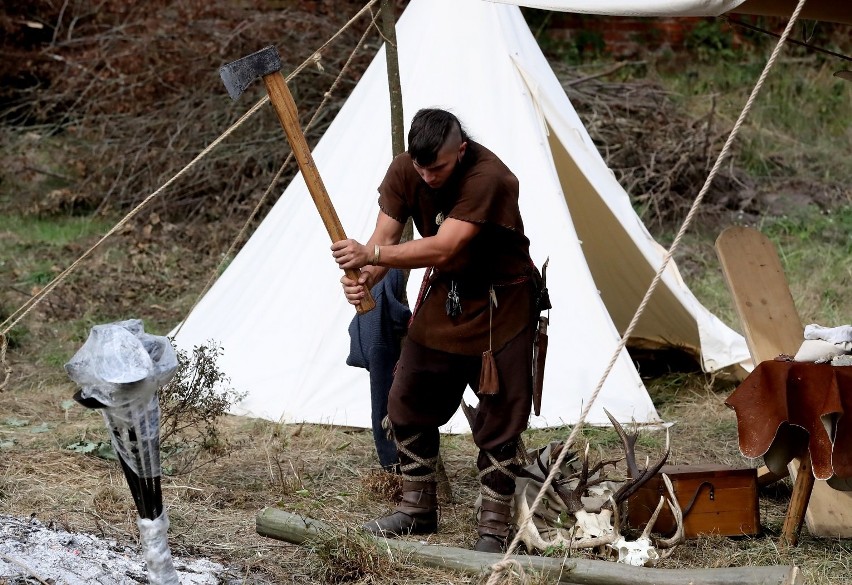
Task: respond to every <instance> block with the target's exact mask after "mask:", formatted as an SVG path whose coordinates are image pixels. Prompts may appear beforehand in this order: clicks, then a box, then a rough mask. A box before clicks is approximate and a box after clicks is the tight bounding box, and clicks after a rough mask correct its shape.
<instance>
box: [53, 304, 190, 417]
mask: <svg viewBox="0 0 852 585" xmlns="http://www.w3.org/2000/svg"><path fill="white" fill-rule="evenodd" d="M177 368H178V360H177V355H176V354H175V350H174V348H173V347H172V344H171V342H170V341H169V339H168V338H167V337H161V336H156V335H150V334H148V333H145V330H144V328H143V326H142V321H140V320H139V319H130V320H128V321H117V322H115V323H108V324H106V325H95V326H94V327H92V330H91V332H90V333H89V337H88V339H86V343H84V344H83V347H81V348H80V349H79V350H78V351H77V353H76V354H74V357H72V358H71V360H70V361H69V362H68V363H67V364H65V371H66V372H67V373H68V376H69V377H70V378H71V379H72V380H74V381H75V382H76V383H77V384H78V385H79V386H80V395H81V396H82V398H84V399H94V400H97V401H98V402H100V403H101V405H103V406H108V407H112V406H133V407H136V408H139V407H142V406H144V405H145V404H147V403H148V401H150V400H151V396H153V395H154V394H155V393H156V392H157V390H158V389H159V388H160V387H162V386H165V385H166V384H167V383H168V382H169V380H171V379H172V376H174V374H175V372H176V371H177Z"/></svg>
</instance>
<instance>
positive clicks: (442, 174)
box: [414, 140, 467, 189]
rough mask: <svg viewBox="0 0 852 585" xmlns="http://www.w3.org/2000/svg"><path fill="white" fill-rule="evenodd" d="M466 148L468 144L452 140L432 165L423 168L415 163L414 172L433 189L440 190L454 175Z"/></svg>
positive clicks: (439, 152) (442, 148)
mask: <svg viewBox="0 0 852 585" xmlns="http://www.w3.org/2000/svg"><path fill="white" fill-rule="evenodd" d="M466 148H467V142H458V141H456V140H450V141H449V142H447V144H444V146H443V147H441V150H440V151H438V156H437V157H435V161H434V162H433V163H432V164H431V165H429V166H425V167H422V166H420V165H419V164H417V163H416V162H415V163H414V170H416V171H417V174H418V175H420V178H421V179H423V182H425V183H426V184H427V185H429V186H430V187H431V188H432V189H440V188H441V187H443V186H444V183H446V182H447V179H449V178H450V175H452V174H453V171H454V170H455V168H456V165H457V164H459V162H461V159H462V157H463V156H464V151H465V149H466Z"/></svg>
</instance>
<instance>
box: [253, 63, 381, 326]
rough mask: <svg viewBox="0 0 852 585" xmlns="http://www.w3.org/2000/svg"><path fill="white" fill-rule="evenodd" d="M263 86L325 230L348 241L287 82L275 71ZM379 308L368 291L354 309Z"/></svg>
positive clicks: (357, 274) (333, 238) (356, 273)
mask: <svg viewBox="0 0 852 585" xmlns="http://www.w3.org/2000/svg"><path fill="white" fill-rule="evenodd" d="M263 83H264V84H265V85H266V91H267V92H268V93H269V101H270V102H272V106H273V107H274V108H275V112H276V113H277V114H278V119H279V120H280V121H281V126H282V127H283V128H284V133H285V134H286V135H287V140H288V141H289V142H290V146H291V147H292V148H293V154H294V155H295V156H296V162H297V163H298V164H299V170H301V171H302V177H304V179H305V184H307V186H308V191H310V193H311V197H312V198H313V200H314V204H316V206H317V211H319V214H320V217H321V218H322V222H323V223H324V224H325V229H326V230H327V231H328V235H329V236H330V237H331V241H332V243H334V242H339V241H340V240H345V239H346V232H344V231H343V226H342V225H341V224H340V219H339V218H338V217H337V212H336V211H335V210H334V206H333V205H332V204H331V199H330V198H329V196H328V191H326V189H325V185H324V184H323V182H322V177H320V174H319V171H318V170H317V166H316V164H315V163H314V157H313V156H311V149H310V148H309V147H308V142H307V140H305V135H304V133H303V132H302V127H301V126H300V125H299V113H298V111H297V110H296V102H295V101H293V95H292V94H291V93H290V89H289V88H288V87H287V82H286V81H285V80H284V76H283V75H281V72H279V71H276V72H275V73H272V74H270V75H264V76H263ZM346 276H348V277H349V278H351V279H353V280H358V278H359V277H360V276H361V271H360V270H358V269H355V270H346ZM375 306H376V301H375V300H373V296H372V295H371V294H370V290H369V289H367V296H366V297H364V298H363V299H361V303H360V304H359V305H356V306H355V309H356V310H357V311H358V313H366V312H368V311H371V310H372V309H373V308H374V307H375Z"/></svg>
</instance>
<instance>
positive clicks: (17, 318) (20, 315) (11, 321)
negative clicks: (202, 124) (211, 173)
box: [0, 0, 379, 367]
mask: <svg viewBox="0 0 852 585" xmlns="http://www.w3.org/2000/svg"><path fill="white" fill-rule="evenodd" d="M378 1H379V0H369V2H368V3H367V4H366V5H365V6H364V7H363V8H361V10H359V11H358V13H357V14H355V16H353V17H352V18H351V19H349V21H348V22H347V23H346V24H344V25H343V26H342V27H341V28H340V30H338V31H337V32H336V33H335V34H334V35H333V36H332V37H331V38H329V39H328V40H327V41H326V42H325V43H324V44H323V45H322V47H320V48H319V49H318V50H316V51H314V52H313V53H312V54H311V56H310V57H308V58H307V59H306V60H305V61H304V62H302V64H301V65H299V66H298V67H297V68H296V69H295V70H294V71H293V72H292V73H291V74H290V75H288V76H287V81H290V80H291V79H293V78H294V77H296V76H297V75H298V74H299V73H301V72H302V70H303V69H304V68H305V67H307V66H309V65H311V64H313V63H315V62H316V56H317V55H319V54H321V53H322V51H323V50H324V49H325V48H326V47H328V46H329V45H330V44H331V43H332V42H334V41H335V40H336V39H337V38H338V37H339V36H340V35H341V34H342V33H343V32H344V31H345V30H347V29H348V28H349V27H350V26H352V24H353V23H354V22H355V21H356V20H358V19H359V18H360V17H361V16H362V15H364V14H365V13H366V12H367V11H369V10H370V8H371V7H372V6H373V5H374V4H375V3H376V2H378ZM368 30H369V29H368ZM268 101H269V97H268V96H263V97H262V98H261V99H260V100H258V102H257V103H256V104H254V105H253V106H252V107H251V108H250V109H249V110H248V111H247V112H246V113H245V114H243V115H242V116H241V117H240V118H239V119H238V120H237V121H236V122H234V124H232V125H231V126H230V127H229V128H228V129H227V130H225V131H224V132H223V133H222V134H220V135H219V137H218V138H216V140H214V141H213V142H211V143H210V144H209V145H208V146H207V147H206V148H204V150H202V151H201V152H200V153H199V154H198V155H197V156H196V157H195V158H194V159H192V160H191V161H190V162H189V163H188V164H187V165H186V166H185V167H183V168H182V169H181V170H180V171H178V172H177V173H176V174H175V175H174V176H173V177H172V178H171V179H169V180H168V181H166V182H165V183H164V184H163V185H162V186H161V187H159V188H158V189H157V190H156V191H154V192H153V193H151V194H150V195H148V196H147V197H145V199H144V200H142V202H141V203H139V205H137V206H136V207H134V208H133V209H132V210H131V211H130V212H129V213H128V214H127V215H125V216H124V217H123V218H122V219H121V220H120V221H119V222H118V223H117V224H116V225H115V226H113V227H112V228H111V229H110V230H109V231H108V232H107V233H106V234H104V235H103V236H102V237H101V238H100V239H99V240H98V241H97V242H96V243H95V244H94V245H93V246H92V247H91V248H89V249H88V250H86V251H85V252H83V254H82V255H81V256H80V257H79V258H77V260H75V261H74V262H73V263H71V265H70V266H68V267H67V268H66V269H65V270H63V271H62V272H60V273H59V275H57V276H56V277H55V278H54V279H53V280H51V281H50V282H49V283H48V284H47V285H45V287H44V288H43V289H41V290H40V291H39V292H38V293H37V294H35V295H33V296H32V298H30V299H29V300H28V301H27V302H26V303H24V304H23V305H21V306H20V307H19V308H18V309H17V310H16V311H15V312H14V313H12V314H11V315H9V317H7V318H6V319H5V320H4V321H3V322H2V323H0V328H2V330H0V335H3V336H6V335H7V334H8V333H9V332H10V331H11V330H12V328H13V327H14V326H15V325H17V324H18V323H20V322H21V320H23V319H24V318H25V317H26V316H27V315H28V314H29V313H30V312H31V311H32V310H33V309H34V308H35V307H36V306H38V304H39V303H41V302H42V301H43V300H44V299H45V298H46V297H47V295H49V294H50V293H51V292H53V290H54V289H55V288H56V287H57V286H59V285H60V284H61V283H62V282H64V281H65V279H66V278H68V276H69V275H70V274H71V273H72V272H74V270H76V269H77V267H78V266H79V265H80V264H81V263H82V262H83V261H84V260H86V259H87V258H88V257H89V256H91V255H92V254H93V253H94V252H95V250H97V249H98V248H99V247H100V246H101V244H103V243H104V242H105V241H106V240H107V239H109V238H110V237H111V236H112V235H114V234H115V233H116V232H118V231H119V230H121V228H123V227H124V226H125V225H127V223H128V222H129V221H130V220H131V219H132V218H133V217H135V216H136V215H138V214H139V213H140V212H141V211H142V210H143V209H144V208H145V207H147V206H148V205H149V204H150V203H151V201H153V200H154V199H156V198H157V197H158V196H159V195H161V194H162V193H163V191H165V190H166V189H167V188H168V187H170V186H171V185H172V184H173V183H174V182H175V181H177V180H178V179H179V178H181V177H182V176H184V175H185V174H186V173H187V172H189V170H190V169H192V168H193V167H194V166H195V165H196V164H198V162H199V161H201V159H203V158H204V157H205V156H207V155H208V154H210V152H212V151H213V150H214V149H215V148H216V147H217V146H219V144H221V143H222V142H223V141H224V140H225V139H226V138H227V137H228V136H230V135H231V134H232V133H233V132H234V131H235V130H236V129H237V128H239V127H240V126H242V125H243V124H244V123H245V122H246V120H248V119H249V118H251V117H252V116H253V115H254V114H255V113H257V111H258V110H260V108H261V107H263V105H264V104H266V102H268ZM285 164H286V162H285ZM276 178H277V175H276ZM4 364H5V362H4ZM3 367H5V365H4V366H3Z"/></svg>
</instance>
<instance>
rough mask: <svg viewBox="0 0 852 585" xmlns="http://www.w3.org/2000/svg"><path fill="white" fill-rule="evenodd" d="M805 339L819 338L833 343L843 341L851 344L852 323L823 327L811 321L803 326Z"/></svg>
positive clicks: (841, 342) (837, 343) (847, 347)
mask: <svg viewBox="0 0 852 585" xmlns="http://www.w3.org/2000/svg"><path fill="white" fill-rule="evenodd" d="M805 339H819V340H822V341H827V342H829V343H834V344H835V345H840V344H844V343H846V344H852V325H840V326H839V327H823V326H822V325H817V324H816V323H811V324H810V325H806V326H805ZM850 347H852V345H848V346H846V349H847V350H848V349H850Z"/></svg>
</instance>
